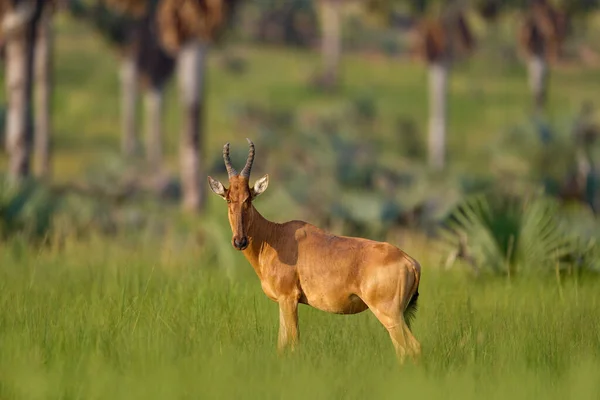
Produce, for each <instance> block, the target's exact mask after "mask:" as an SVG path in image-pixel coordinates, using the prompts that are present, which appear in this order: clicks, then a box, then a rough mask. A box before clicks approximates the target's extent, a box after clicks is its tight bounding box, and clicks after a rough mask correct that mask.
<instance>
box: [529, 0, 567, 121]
mask: <svg viewBox="0 0 600 400" xmlns="http://www.w3.org/2000/svg"><path fill="white" fill-rule="evenodd" d="M524 14H525V15H524V21H523V25H522V26H521V29H520V31H519V44H520V46H521V48H522V50H523V51H524V53H525V55H526V57H527V66H528V73H529V87H530V89H531V91H532V94H533V99H534V106H535V111H536V114H540V113H542V112H543V111H544V108H545V106H546V99H547V92H548V73H549V70H548V61H556V60H557V59H558V57H559V55H560V46H561V44H562V43H563V41H564V39H565V33H566V32H565V22H566V20H565V14H564V13H562V12H559V11H558V10H557V9H556V8H555V7H554V6H552V5H551V4H550V3H549V2H548V1H547V0H532V1H531V2H530V4H529V6H528V8H527V10H526V11H525V13H524Z"/></svg>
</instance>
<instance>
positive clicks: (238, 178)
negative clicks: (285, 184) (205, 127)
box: [208, 139, 269, 250]
mask: <svg viewBox="0 0 600 400" xmlns="http://www.w3.org/2000/svg"><path fill="white" fill-rule="evenodd" d="M246 140H247V141H248V144H249V145H250V150H249V152H248V159H247V160H246V165H245V166H244V169H242V171H241V172H240V173H239V174H238V172H237V171H236V170H235V169H234V168H233V166H232V165H231V160H230V159H229V143H226V144H225V146H223V160H224V161H225V168H227V174H228V175H229V188H227V189H226V188H225V187H224V186H223V184H222V183H221V182H219V181H218V180H216V179H213V178H212V177H210V176H209V177H208V184H209V185H210V189H211V190H212V191H213V192H215V193H216V194H218V195H219V196H221V197H222V198H223V199H225V200H226V201H227V211H228V216H229V224H230V225H231V231H232V232H233V237H232V238H231V244H232V245H233V247H235V248H236V249H238V250H245V249H246V248H247V247H248V244H249V243H250V241H249V239H248V228H249V226H250V224H251V223H252V201H253V200H254V199H255V198H256V197H258V195H260V194H261V193H262V192H264V191H265V190H266V189H267V186H268V185H269V175H265V176H263V177H262V178H260V179H259V180H257V181H256V183H255V184H254V186H253V187H250V186H249V180H250V170H251V169H252V163H253V162H254V143H252V141H251V140H250V139H246Z"/></svg>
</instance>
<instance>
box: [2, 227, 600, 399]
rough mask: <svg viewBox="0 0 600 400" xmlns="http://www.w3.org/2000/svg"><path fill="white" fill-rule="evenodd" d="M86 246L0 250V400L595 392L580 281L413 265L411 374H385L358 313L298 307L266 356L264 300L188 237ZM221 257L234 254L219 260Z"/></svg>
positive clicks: (590, 286)
mask: <svg viewBox="0 0 600 400" xmlns="http://www.w3.org/2000/svg"><path fill="white" fill-rule="evenodd" d="M148 244H149V243H146V242H145V240H143V239H133V238H129V239H123V240H121V239H119V238H114V239H112V240H106V239H102V238H100V237H92V238H91V239H89V240H87V241H83V242H78V241H73V240H68V241H67V242H66V243H65V244H64V246H63V248H62V250H61V249H58V248H55V247H51V248H48V249H46V250H42V251H39V252H30V251H27V248H26V247H22V245H19V243H18V240H15V241H13V242H11V243H9V244H7V245H6V246H3V247H2V249H0V264H1V268H0V343H1V349H2V351H1V352H0V396H1V397H3V398H23V399H25V398H32V399H33V398H64V397H69V398H85V399H93V398H115V397H116V398H128V399H131V398H207V397H208V398H223V397H227V398H230V397H233V396H242V397H244V398H281V397H285V398H306V396H317V397H318V398H340V397H343V398H364V397H365V396H370V397H373V396H374V397H375V398H390V399H391V398H398V397H404V396H424V398H428V399H429V398H440V399H441V398H447V397H448V396H450V397H451V398H457V397H460V398H481V397H486V398H487V397H489V398H507V397H509V396H511V397H516V398H532V397H535V398H565V397H567V398H578V399H579V398H582V399H587V398H589V399H591V398H595V397H596V396H598V395H600V383H599V382H600V380H599V379H598V377H599V376H600V334H599V333H598V332H600V311H599V310H600V298H599V296H598V295H597V285H595V284H594V283H593V282H585V281H583V282H579V283H578V284H575V282H573V281H567V282H563V287H562V297H561V295H559V291H558V289H557V288H558V287H557V285H556V283H555V282H553V281H552V280H549V281H548V282H543V281H541V282H540V281H536V282H533V281H532V282H527V281H523V282H519V281H513V282H511V283H509V282H505V281H490V282H480V283H479V284H477V285H475V284H473V282H472V280H471V279H469V278H467V277H465V276H462V275H461V274H458V273H442V272H440V271H437V270H436V269H435V268H433V266H432V265H424V274H423V280H422V284H421V289H420V292H421V296H420V300H419V301H420V310H419V312H418V317H417V319H416V321H415V324H414V325H415V326H414V329H415V335H416V336H417V337H418V339H419V340H420V341H421V343H422V345H423V359H422V363H421V365H419V366H412V365H407V366H406V367H404V368H398V367H397V366H396V364H395V359H394V357H393V350H392V346H391V343H390V341H389V338H388V336H387V333H386V332H385V330H384V329H383V327H381V325H380V324H379V322H378V321H377V320H376V319H375V318H374V316H373V315H372V314H371V313H370V312H368V311H367V312H365V313H362V314H359V315H354V316H338V315H331V314H326V313H323V312H320V311H317V310H314V309H310V308H308V307H305V306H302V307H301V308H300V325H301V328H300V329H301V340H302V344H301V347H300V349H299V351H298V352H297V353H296V354H294V355H292V356H288V357H285V358H279V357H278V356H277V354H276V351H275V347H276V337H277V317H278V312H277V305H276V304H275V303H273V302H272V301H270V300H268V299H267V298H266V297H265V296H264V294H263V293H262V292H261V290H260V285H259V282H258V279H257V278H256V277H255V276H254V275H253V272H252V270H251V267H250V266H249V265H247V263H246V262H245V261H244V260H243V259H242V258H241V256H239V254H236V255H235V256H234V257H233V260H234V267H235V268H234V269H235V270H236V271H237V274H235V275H234V276H235V277H234V278H232V280H230V279H227V278H226V276H225V274H224V273H223V269H222V267H223V266H217V265H207V262H206V261H204V260H205V259H206V257H205V256H204V254H203V252H202V251H199V249H198V248H197V245H196V244H195V243H194V242H193V240H188V241H184V242H181V240H175V239H173V240H165V242H164V245H163V246H161V247H158V246H149V245H148ZM230 251H231V252H233V251H234V250H233V249H231V250H230Z"/></svg>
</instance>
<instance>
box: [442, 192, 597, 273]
mask: <svg viewBox="0 0 600 400" xmlns="http://www.w3.org/2000/svg"><path fill="white" fill-rule="evenodd" d="M592 220H593V217H592ZM567 222H568V220H567V218H566V216H564V215H562V210H561V208H560V206H559V204H558V202H557V201H556V200H554V199H552V198H548V197H544V196H536V195H515V194H507V193H503V192H499V191H493V192H491V193H486V194H482V195H477V196H473V197H472V198H469V199H467V200H465V201H463V202H461V204H460V205H459V206H458V207H457V208H456V209H455V210H454V211H453V212H452V213H451V215H450V217H449V220H448V222H447V225H446V227H445V228H443V230H442V235H443V237H444V239H445V240H446V241H447V242H448V243H451V246H452V247H453V248H458V247H460V246H461V243H460V241H461V240H463V242H462V246H463V249H462V252H463V253H466V254H467V255H468V257H471V259H472V261H473V263H474V266H475V267H476V268H478V269H480V270H487V271H490V272H493V273H495V274H501V275H508V276H516V275H523V274H532V273H536V274H538V273H546V274H548V273H554V272H555V271H556V270H563V269H567V268H569V269H572V268H582V269H590V270H596V267H595V265H594V264H593V263H589V261H590V259H591V258H590V257H592V258H593V257H594V256H595V255H596V254H597V251H598V250H597V249H596V247H597V246H596V244H595V243H594V242H592V241H590V239H591V238H590V237H589V235H588V238H587V239H586V237H585V235H582V232H577V231H575V230H574V229H575V228H574V227H576V226H578V225H577V224H573V220H572V219H571V221H569V222H571V223H567ZM597 226H598V225H597Z"/></svg>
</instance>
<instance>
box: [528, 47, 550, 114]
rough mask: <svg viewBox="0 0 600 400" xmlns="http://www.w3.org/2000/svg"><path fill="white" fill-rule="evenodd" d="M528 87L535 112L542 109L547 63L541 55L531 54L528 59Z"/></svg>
mask: <svg viewBox="0 0 600 400" xmlns="http://www.w3.org/2000/svg"><path fill="white" fill-rule="evenodd" d="M528 72H529V88H530V89H531V92H532V94H533V101H534V106H535V112H536V114H540V113H542V112H543V111H544V108H545V106H546V94H547V90H548V64H547V62H546V59H545V58H544V56H543V55H539V54H532V55H531V56H529V60H528Z"/></svg>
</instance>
